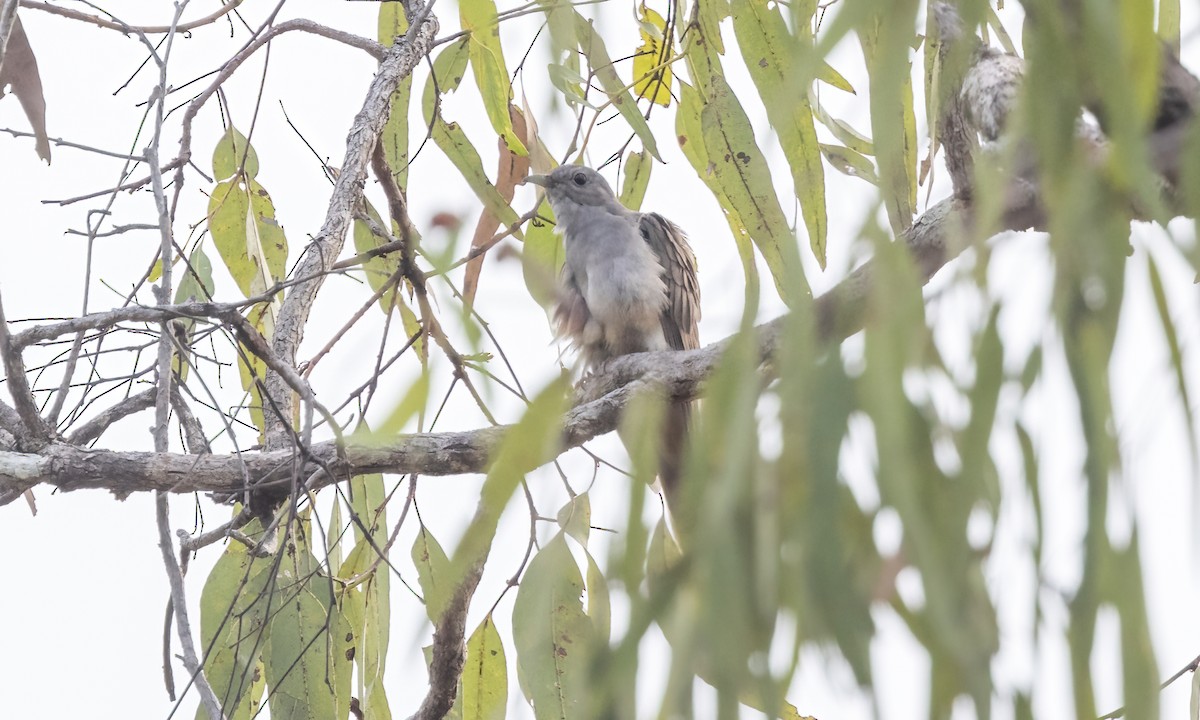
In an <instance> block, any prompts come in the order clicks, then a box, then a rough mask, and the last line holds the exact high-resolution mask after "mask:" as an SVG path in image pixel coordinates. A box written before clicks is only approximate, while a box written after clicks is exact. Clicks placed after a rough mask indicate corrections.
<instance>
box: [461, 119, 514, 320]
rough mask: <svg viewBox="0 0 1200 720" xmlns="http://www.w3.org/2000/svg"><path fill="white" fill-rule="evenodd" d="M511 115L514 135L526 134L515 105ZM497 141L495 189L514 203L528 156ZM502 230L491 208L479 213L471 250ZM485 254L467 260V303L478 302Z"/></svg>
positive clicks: (465, 294)
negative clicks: (477, 297) (498, 149)
mask: <svg viewBox="0 0 1200 720" xmlns="http://www.w3.org/2000/svg"><path fill="white" fill-rule="evenodd" d="M508 114H509V116H510V117H511V118H512V125H513V132H514V134H515V135H516V136H517V137H519V138H524V137H526V127H525V116H524V115H522V114H521V111H520V110H518V109H517V108H516V106H514V105H512V104H510V105H509V106H508ZM497 143H498V145H499V148H500V167H499V168H498V169H497V171H496V190H497V191H498V192H499V193H500V195H501V197H503V198H504V201H505V202H508V203H511V202H512V199H513V194H514V193H515V192H516V189H517V183H518V182H520V181H521V180H524V179H525V176H526V175H528V174H529V157H528V156H524V157H522V156H520V155H517V154H516V153H514V152H513V151H512V150H509V149H508V146H507V145H505V143H504V138H500V139H499V140H498V141H497ZM499 229H500V219H499V218H497V217H496V215H495V214H494V213H492V211H491V210H488V209H487V208H484V209H483V212H481V213H480V214H479V223H478V224H476V225H475V235H474V236H473V237H472V238H471V249H472V250H474V249H475V248H477V247H481V246H483V245H486V244H487V242H488V241H489V240H491V239H492V236H493V235H495V234H496V231H497V230H499ZM484 257H486V255H480V256H479V257H477V258H474V259H472V260H471V261H470V262H468V263H467V273H466V277H465V279H464V280H463V299H464V300H465V301H466V304H467V305H472V304H474V303H475V291H476V290H477V289H478V288H479V274H480V273H481V272H483V259H484Z"/></svg>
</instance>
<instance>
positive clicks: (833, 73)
mask: <svg viewBox="0 0 1200 720" xmlns="http://www.w3.org/2000/svg"><path fill="white" fill-rule="evenodd" d="M817 79H818V80H820V81H821V82H823V83H825V84H826V85H830V86H832V87H835V88H837V89H838V90H844V91H846V92H848V93H850V94H851V95H857V94H858V93H856V92H854V86H853V85H851V84H850V81H849V80H847V79H846V78H845V77H843V76H842V74H841V73H840V72H838V71H837V70H836V69H834V67H833V66H832V65H830V64H829V63H827V62H822V63H821V69H820V70H818V71H817Z"/></svg>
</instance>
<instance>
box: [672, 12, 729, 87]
mask: <svg viewBox="0 0 1200 720" xmlns="http://www.w3.org/2000/svg"><path fill="white" fill-rule="evenodd" d="M697 9H698V10H699V13H698V14H699V15H700V27H699V28H696V29H695V30H696V31H698V32H699V34H700V35H702V36H703V37H704V42H705V43H706V44H709V45H711V46H712V48H713V50H715V51H716V53H717V54H718V55H724V54H725V43H724V42H723V41H722V40H721V21H722V20H724V19H725V18H727V17H729V2H728V0H710V1H709V2H701V3H698V4H697ZM679 24H680V25H681V26H684V25H687V23H679ZM693 79H694V80H695V81H696V82H697V83H698V84H702V81H701V80H700V79H699V78H695V77H694V76H693Z"/></svg>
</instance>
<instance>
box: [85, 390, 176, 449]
mask: <svg viewBox="0 0 1200 720" xmlns="http://www.w3.org/2000/svg"><path fill="white" fill-rule="evenodd" d="M157 392H158V391H157V390H156V389H155V388H150V389H148V390H143V391H142V392H140V393H138V394H137V395H132V396H130V397H127V398H125V399H124V400H122V401H121V402H119V403H117V404H116V405H113V406H112V407H110V408H108V409H106V410H105V411H104V412H102V413H100V414H99V415H97V416H96V417H94V418H92V419H91V420H88V421H87V422H85V423H84V424H82V425H80V426H79V427H77V428H76V429H75V430H74V431H72V432H71V434H70V435H68V436H67V442H69V443H72V444H74V445H86V444H88V443H90V442H92V441H93V440H95V439H96V438H98V437H100V436H101V435H103V434H104V431H105V430H107V429H108V427H109V426H110V425H112V424H113V423H115V422H116V421H118V420H120V419H122V418H127V417H129V416H130V415H133V414H134V413H139V412H141V411H143V410H147V409H149V408H152V407H154V398H155V396H156V394H157Z"/></svg>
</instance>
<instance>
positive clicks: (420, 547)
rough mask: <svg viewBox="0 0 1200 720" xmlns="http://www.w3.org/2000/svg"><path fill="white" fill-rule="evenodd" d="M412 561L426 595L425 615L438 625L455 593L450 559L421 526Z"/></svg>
mask: <svg viewBox="0 0 1200 720" xmlns="http://www.w3.org/2000/svg"><path fill="white" fill-rule="evenodd" d="M412 559H413V564H414V565H416V566H417V579H418V580H419V581H420V583H421V592H422V593H424V594H425V613H426V614H427V615H429V620H430V621H431V622H433V624H434V625H436V624H437V623H438V621H439V620H441V619H442V613H443V612H445V611H446V606H447V605H449V604H450V596H451V594H452V593H453V591H454V588H453V587H452V586H451V583H452V582H453V580H452V578H451V577H450V559H449V558H448V557H446V551H445V550H442V546H441V545H440V544H438V541H437V540H436V539H435V538H434V537H433V535H431V534H430V533H429V529H428V528H426V527H425V526H421V529H420V530H419V531H418V532H417V537H416V539H415V540H414V541H413V547H412Z"/></svg>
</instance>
